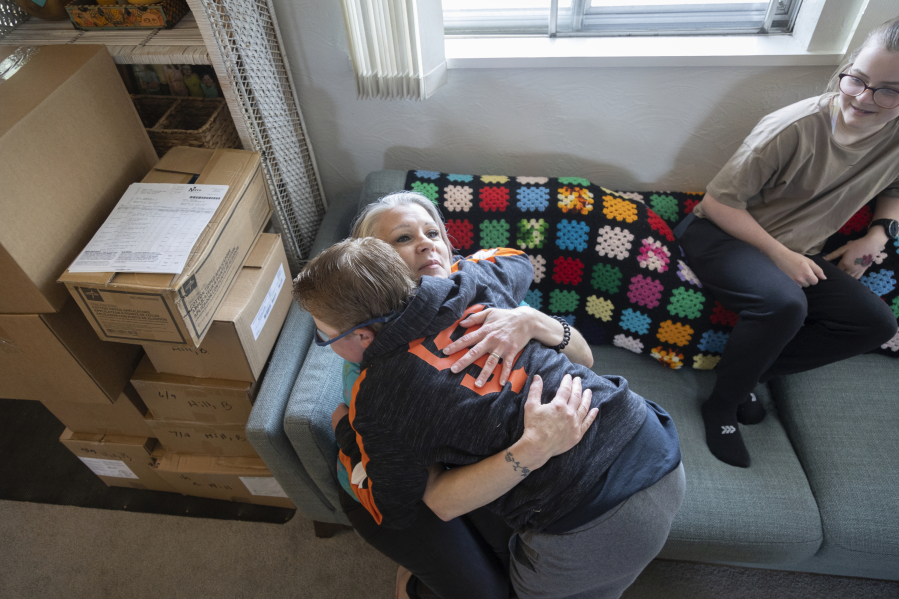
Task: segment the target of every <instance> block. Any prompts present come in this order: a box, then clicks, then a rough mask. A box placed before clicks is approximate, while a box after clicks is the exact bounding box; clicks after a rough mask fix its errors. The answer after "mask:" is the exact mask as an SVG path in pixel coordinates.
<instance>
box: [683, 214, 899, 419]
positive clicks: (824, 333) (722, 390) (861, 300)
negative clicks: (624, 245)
mask: <svg viewBox="0 0 899 599" xmlns="http://www.w3.org/2000/svg"><path fill="white" fill-rule="evenodd" d="M680 244H681V248H682V249H683V250H684V253H685V254H686V257H687V264H688V265H689V266H690V268H691V269H692V270H693V272H695V273H696V275H697V277H699V280H700V281H701V282H702V285H703V287H705V288H706V289H708V290H709V291H710V292H711V294H712V295H713V296H714V297H715V299H717V300H718V301H719V302H721V304H722V305H723V306H724V307H725V308H727V309H729V310H731V311H733V312H736V313H737V314H738V315H739V318H738V320H737V324H736V326H735V327H734V329H733V331H732V332H731V333H730V337H729V338H728V340H727V344H726V346H725V348H724V353H723V355H722V357H721V361H720V362H719V363H718V366H717V372H718V379H717V383H716V384H715V388H714V390H713V391H712V396H711V397H712V398H715V399H716V400H719V401H726V402H732V403H734V404H735V405H736V404H738V403H740V402H742V401H743V400H744V399H746V398H747V397H748V396H749V393H750V392H751V391H752V389H754V388H755V386H756V385H757V384H758V383H759V382H765V381H767V380H769V379H771V378H772V377H775V376H779V375H784V374H790V373H794V372H802V371H805V370H810V369H812V368H817V367H818V366H823V365H825V364H830V363H831V362H836V361H838V360H843V359H845V358H849V357H852V356H855V355H858V354H862V353H865V352H868V351H871V350H873V349H876V348H877V347H879V346H880V345H882V344H884V343H886V342H887V341H889V340H890V339H891V338H892V337H893V336H894V335H895V334H896V326H897V325H896V317H895V316H894V315H893V313H892V311H891V310H890V308H889V307H888V306H887V305H886V302H884V301H883V300H881V299H880V298H879V297H878V296H877V295H875V294H874V293H872V292H871V291H870V290H869V289H868V288H867V287H865V286H864V285H862V284H861V283H860V282H859V281H857V280H856V279H854V278H853V277H851V276H849V275H848V274H846V273H845V272H843V271H842V270H840V269H839V268H838V267H837V266H836V265H834V264H831V263H830V262H827V261H825V260H824V258H823V256H822V255H821V254H818V255H816V256H810V258H811V259H812V260H814V261H815V263H816V264H817V265H818V266H820V267H821V268H822V269H823V270H824V274H825V276H827V279H826V280H820V281H819V282H818V283H817V284H816V285H811V286H809V287H800V286H799V284H798V283H796V282H795V281H793V280H792V279H790V278H789V277H788V276H787V275H786V274H785V273H784V272H783V271H782V270H780V269H779V268H778V267H777V265H775V264H774V262H772V261H771V260H770V259H769V258H768V257H767V256H765V255H764V254H763V253H762V252H761V251H759V250H758V249H757V248H756V247H754V246H752V245H751V244H748V243H746V242H743V241H740V240H738V239H736V238H734V237H732V236H730V235H728V234H727V233H725V232H724V231H722V230H721V229H720V228H719V227H718V226H717V225H715V224H714V223H713V222H711V221H710V220H708V219H701V218H696V219H695V220H694V221H693V222H692V224H690V225H689V226H688V227H687V229H686V231H684V232H683V234H682V236H681V238H680Z"/></svg>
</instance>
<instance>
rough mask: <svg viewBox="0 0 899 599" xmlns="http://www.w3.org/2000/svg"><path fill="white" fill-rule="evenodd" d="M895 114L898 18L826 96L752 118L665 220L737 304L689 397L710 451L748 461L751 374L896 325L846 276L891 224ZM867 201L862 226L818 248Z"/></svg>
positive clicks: (800, 364) (819, 357)
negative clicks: (685, 203) (739, 140)
mask: <svg viewBox="0 0 899 599" xmlns="http://www.w3.org/2000/svg"><path fill="white" fill-rule="evenodd" d="M897 117H899V19H895V20H892V21H889V22H887V23H884V24H883V25H881V26H880V27H878V28H877V29H875V30H874V31H873V32H871V34H870V35H869V36H868V38H867V39H866V40H865V42H864V43H863V44H862V46H861V47H860V48H858V49H857V50H856V51H855V52H853V53H852V55H851V56H850V58H849V60H848V61H847V64H845V65H844V66H843V67H842V68H841V69H840V70H839V71H838V73H837V75H835V76H834V78H833V79H832V81H831V85H830V91H829V92H828V93H825V94H824V95H822V96H819V97H815V98H809V99H807V100H802V101H801V102H797V103H795V104H793V105H791V106H787V107H786V108H783V109H781V110H778V111H776V112H773V113H772V114H770V115H768V116H766V117H765V118H763V119H762V120H761V122H759V124H758V125H757V126H756V127H755V129H753V131H752V133H750V135H749V137H747V138H746V140H745V141H744V142H743V144H742V145H741V146H740V148H739V149H738V150H737V152H736V154H734V156H733V157H732V158H731V159H730V161H729V162H728V163H727V164H725V165H724V168H723V169H721V171H720V172H719V173H718V175H717V176H716V177H715V178H714V179H713V180H712V182H711V183H709V185H708V187H707V188H706V195H705V197H704V198H703V200H702V202H701V203H700V204H699V205H698V206H696V208H695V209H694V211H693V215H694V216H690V217H688V218H687V219H685V220H684V221H683V223H681V225H680V226H678V228H677V230H676V231H675V234H676V235H678V236H679V237H680V244H681V247H682V248H683V250H684V252H685V253H686V256H687V261H688V263H689V265H690V268H691V269H692V270H693V271H694V272H695V273H696V275H697V276H698V277H699V279H700V280H701V281H702V283H703V285H704V286H705V287H706V288H708V289H709V290H710V291H711V293H712V294H713V295H714V296H715V299H717V300H718V301H719V302H721V304H722V305H723V306H724V307H726V308H728V309H729V310H731V311H733V312H736V313H737V314H739V319H738V321H737V324H736V326H735V327H734V329H733V332H732V333H731V334H730V337H729V338H728V341H727V345H726V346H725V349H724V353H723V355H722V357H721V361H720V362H719V363H718V367H717V372H718V378H717V382H716V384H715V387H714V389H713V390H712V394H711V396H710V397H709V399H708V400H707V401H706V402H705V403H704V404H703V405H702V417H703V420H704V422H705V432H706V442H707V443H708V446H709V449H710V450H711V452H712V453H713V454H714V455H715V456H716V457H717V458H718V459H720V460H721V461H723V462H726V463H728V464H731V465H733V466H739V467H742V468H746V467H748V466H749V462H750V460H749V452H748V451H747V449H746V446H745V445H744V443H743V440H742V438H741V436H740V431H739V427H738V423H740V424H755V423H757V422H760V421H761V420H762V418H764V416H765V410H764V408H763V407H762V405H761V403H759V402H758V401H756V398H755V395H754V394H753V393H752V390H753V389H754V388H755V386H756V385H758V384H759V383H760V382H762V383H763V382H765V381H768V380H769V379H771V378H773V377H775V376H780V375H784V374H790V373H795V372H802V371H805V370H810V369H812V368H817V367H818V366H823V365H825V364H829V363H831V362H836V361H838V360H843V359H845V358H849V357H851V356H855V355H858V354H861V353H865V352H868V351H871V350H873V349H875V348H877V347H878V346H880V345H882V344H883V343H886V342H887V341H888V340H889V339H891V338H892V337H893V336H894V335H895V334H896V326H897V325H896V317H895V315H894V314H893V313H892V312H891V310H890V308H889V307H888V306H887V305H886V303H885V302H883V301H881V299H880V298H879V297H877V296H876V295H874V294H873V293H872V292H871V291H869V290H868V288H866V287H865V286H864V285H863V284H861V283H860V282H859V281H858V279H860V278H861V277H862V275H864V274H865V271H866V270H867V268H868V267H869V266H870V265H871V263H872V262H873V261H874V260H875V259H876V257H877V256H878V254H880V253H881V252H883V250H884V246H885V244H886V243H887V242H888V241H889V242H891V243H894V242H896V238H897V233H899V120H897ZM874 198H876V200H877V201H876V209H875V211H874V219H873V221H872V222H871V225H870V228H869V229H868V233H867V235H865V236H864V237H862V238H861V239H856V240H854V241H850V242H849V243H847V244H846V245H845V246H843V247H841V248H839V249H838V250H836V251H834V252H832V253H830V254H828V255H826V256H825V255H823V254H822V252H821V250H822V247H823V246H824V242H825V240H826V239H827V238H828V237H829V236H830V235H832V234H833V233H835V232H836V231H837V230H838V229H839V228H840V227H842V226H843V224H844V223H846V221H847V220H849V218H850V217H851V216H852V215H853V214H855V213H856V212H857V211H858V210H859V209H860V208H862V207H863V206H864V205H865V204H867V203H868V202H869V201H871V200H872V199H874ZM834 261H836V262H834Z"/></svg>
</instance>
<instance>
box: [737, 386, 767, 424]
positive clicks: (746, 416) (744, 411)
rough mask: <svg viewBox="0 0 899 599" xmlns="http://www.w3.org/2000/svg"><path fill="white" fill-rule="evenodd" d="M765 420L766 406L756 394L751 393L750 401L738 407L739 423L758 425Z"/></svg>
mask: <svg viewBox="0 0 899 599" xmlns="http://www.w3.org/2000/svg"><path fill="white" fill-rule="evenodd" d="M764 419H765V406H763V405H762V401H761V400H760V399H759V398H758V397H756V396H755V393H750V394H749V399H747V400H746V401H744V402H743V403H741V404H740V405H739V406H737V422H739V423H740V424H758V423H759V422H761V421H762V420H764Z"/></svg>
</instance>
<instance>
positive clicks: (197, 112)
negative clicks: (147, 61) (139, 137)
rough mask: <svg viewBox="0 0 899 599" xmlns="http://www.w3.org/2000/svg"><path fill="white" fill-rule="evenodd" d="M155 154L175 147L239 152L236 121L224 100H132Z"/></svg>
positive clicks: (146, 97)
mask: <svg viewBox="0 0 899 599" xmlns="http://www.w3.org/2000/svg"><path fill="white" fill-rule="evenodd" d="M131 98H132V100H134V105H135V107H136V108H137V113H138V114H139V115H140V118H141V121H143V123H144V127H146V129H147V134H148V135H149V136H150V141H151V142H152V143H153V147H154V148H156V153H157V154H159V155H160V156H163V155H164V154H165V153H166V152H168V151H169V150H171V149H172V148H174V147H175V146H189V147H192V148H240V147H241V144H240V138H239V137H238V135H237V130H236V129H235V128H234V120H233V119H232V118H231V113H230V112H229V111H228V107H227V105H226V104H225V100H224V99H222V98H193V97H181V96H148V95H134V96H131Z"/></svg>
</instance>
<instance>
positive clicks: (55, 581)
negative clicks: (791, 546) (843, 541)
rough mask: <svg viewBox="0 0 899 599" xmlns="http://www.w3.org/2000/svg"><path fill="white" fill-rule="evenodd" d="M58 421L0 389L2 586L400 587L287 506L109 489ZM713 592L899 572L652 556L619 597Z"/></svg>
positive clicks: (804, 591)
mask: <svg viewBox="0 0 899 599" xmlns="http://www.w3.org/2000/svg"><path fill="white" fill-rule="evenodd" d="M63 428H64V427H63V426H62V425H61V424H60V423H59V422H58V421H56V419H55V417H53V415H52V414H50V412H49V411H47V410H46V408H44V407H43V405H41V404H40V403H39V402H29V401H14V400H0V597H3V598H4V599H5V598H16V599H18V598H22V599H31V598H35V599H37V598H40V599H45V598H53V597H60V598H63V597H64V598H65V599H76V598H81V597H84V598H91V599H94V598H110V599H112V598H116V599H117V598H120V597H127V598H129V599H130V598H142V597H147V598H148V599H149V598H152V599H156V598H157V597H190V598H196V597H217V598H218V597H260V598H262V597H265V598H280V597H285V598H287V597H302V598H335V599H342V598H357V597H366V598H368V597H372V598H375V597H384V598H387V597H393V587H394V577H395V575H396V565H395V564H393V563H392V562H391V561H390V560H388V559H386V558H384V557H383V556H382V555H380V554H379V553H377V552H376V551H375V550H373V549H372V548H371V547H369V546H367V545H366V544H365V543H364V542H363V541H362V540H361V539H360V538H359V537H357V536H356V535H355V534H354V533H353V532H351V531H344V532H340V533H338V534H337V535H335V536H334V537H333V538H330V539H318V538H316V537H315V536H314V534H313V530H312V522H311V521H309V520H306V519H305V518H303V517H302V516H299V515H297V516H295V517H294V511H293V510H283V509H278V508H269V507H264V506H252V505H246V504H235V503H231V502H226V501H215V500H210V499H201V498H194V497H182V496H180V495H177V494H174V493H157V492H151V491H136V490H131V489H120V488H108V487H106V485H104V484H103V483H102V482H101V481H100V480H99V479H98V478H97V477H96V476H94V475H93V473H92V472H90V470H88V469H87V468H86V467H85V466H84V465H83V464H82V463H81V462H80V461H79V460H78V459H77V458H76V457H75V456H74V455H72V453H71V452H69V451H68V450H67V449H66V448H65V447H64V446H63V445H62V444H60V443H59V442H58V437H59V435H60V433H61V432H62V430H63ZM10 499H12V500H13V501H10ZM94 508H102V509H94ZM141 512H142V513H141ZM178 516H195V517H191V518H183V517H178ZM197 516H199V517H197ZM241 520H242V521H241ZM459 574H460V575H464V573H461V572H460V573H459ZM719 597H727V599H768V598H777V599H817V598H822V599H824V598H827V599H830V598H834V599H837V598H838V599H880V598H897V597H899V583H887V582H882V581H874V580H860V579H851V578H839V577H830V576H817V575H811V574H800V573H791V572H776V571H766V570H749V569H741V568H728V567H719V566H709V565H700V564H684V563H677V562H662V561H657V562H654V563H652V564H651V565H650V566H649V568H647V569H646V571H645V572H644V573H643V574H642V575H641V576H640V578H639V579H638V580H637V582H636V583H635V584H634V586H633V587H631V588H630V589H628V591H627V592H626V593H625V595H624V598H625V599H681V598H683V599H706V598H708V599H711V598H716V599H717V598H719Z"/></svg>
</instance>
